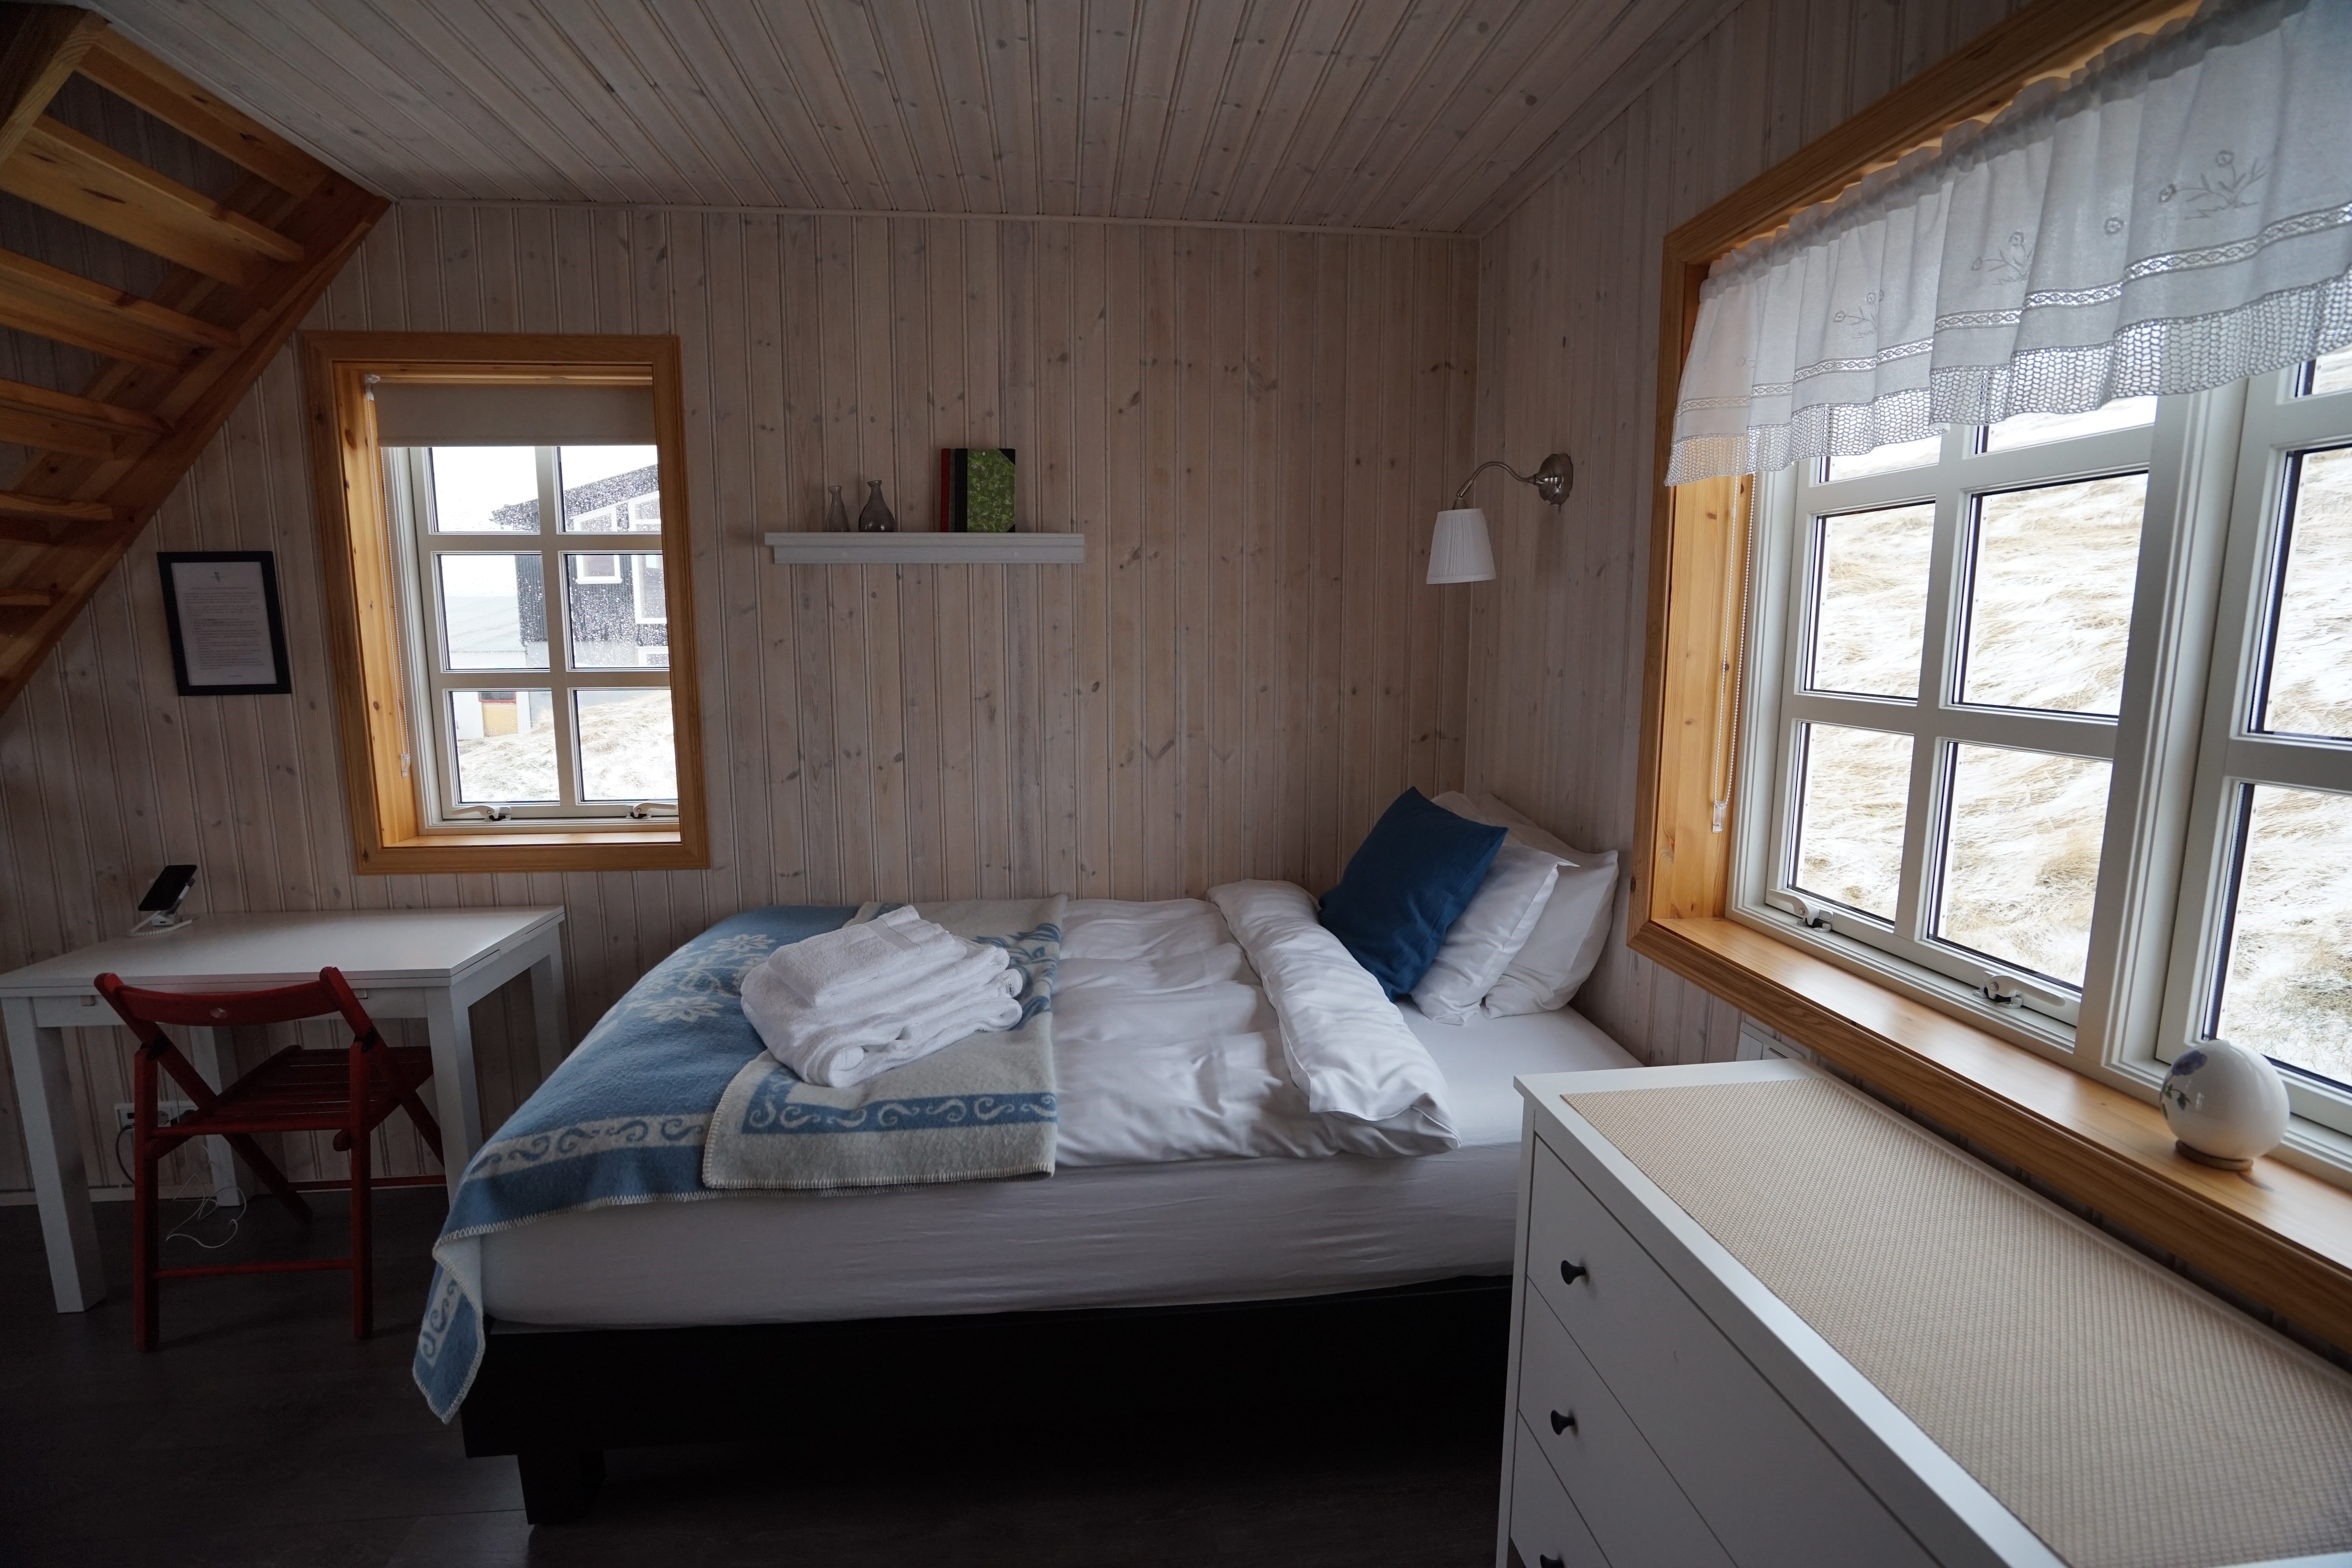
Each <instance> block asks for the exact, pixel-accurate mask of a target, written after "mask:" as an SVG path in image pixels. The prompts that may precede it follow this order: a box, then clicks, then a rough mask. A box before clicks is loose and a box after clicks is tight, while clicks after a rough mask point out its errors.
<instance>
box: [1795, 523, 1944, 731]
mask: <svg viewBox="0 0 2352 1568" xmlns="http://www.w3.org/2000/svg"><path fill="white" fill-rule="evenodd" d="M1816 527H1817V528H1818V529H1819V533H1818V535H1817V538H1818V540H1819V551H1820V556H1819V568H1818V571H1819V575H1818V576H1817V578H1816V580H1815V581H1816V584H1817V585H1816V588H1815V593H1816V595H1817V597H1816V598H1815V600H1814V603H1813V658H1812V677H1811V686H1812V689H1814V690H1816V691H1846V692H1853V693H1855V694H1857V695H1861V696H1865V697H1911V698H1916V697H1917V696H1918V695H1919V646H1920V637H1921V636H1922V634H1923V633H1924V631H1925V630H1926V627H1927V549H1928V545H1929V544H1930V543H1931V542H1933V540H1934V538H1935V533H1936V509H1935V508H1934V507H1932V506H1924V505H1923V506H1898V507H1888V508H1885V509H1884V510H1879V511H1857V512H1847V513H1845V514H1843V515H1842V516H1838V517H1825V518H1822V520H1821V521H1820V522H1819V523H1818V524H1816Z"/></svg>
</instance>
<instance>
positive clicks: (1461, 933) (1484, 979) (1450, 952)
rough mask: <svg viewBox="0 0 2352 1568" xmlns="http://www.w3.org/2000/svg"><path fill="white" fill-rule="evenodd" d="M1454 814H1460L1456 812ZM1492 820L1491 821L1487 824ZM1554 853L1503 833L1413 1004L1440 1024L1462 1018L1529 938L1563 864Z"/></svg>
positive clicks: (1466, 1017) (1416, 989)
mask: <svg viewBox="0 0 2352 1568" xmlns="http://www.w3.org/2000/svg"><path fill="white" fill-rule="evenodd" d="M1454 815H1456V816H1460V815H1462V814H1461V813H1459V812H1456V813H1455V814H1454ZM1490 826H1492V825H1490ZM1564 863H1565V862H1563V861H1562V860H1561V859H1560V858H1559V856H1557V855H1551V854H1547V853H1546V852H1545V851H1543V850H1541V849H1530V848H1528V847H1527V846H1526V845H1524V844H1514V843H1512V842H1511V841H1510V840H1508V839H1505V840H1504V842H1503V847H1501V848H1500V849H1497V850H1496V852H1495V863H1494V865H1493V867H1492V868H1489V869H1488V870H1487V872H1486V880H1485V881H1484V882H1481V883H1479V884H1478V891H1477V894H1476V895H1475V897H1474V898H1472V899H1471V900H1470V907H1469V908H1468V909H1465V910H1463V911H1462V913H1461V916H1460V918H1458V919H1457V920H1455V921H1454V925H1453V927H1452V929H1451V930H1449V931H1446V933H1445V945H1444V946H1443V947H1441V948H1439V949H1438V950H1437V956H1436V957H1435V958H1433V959H1432V960H1430V963H1429V972H1428V973H1425V974H1423V976H1422V977H1421V984H1418V985H1416V986H1414V987H1413V988H1412V999H1413V1003H1414V1005H1416V1006H1418V1007H1420V1009H1421V1010H1422V1012H1423V1014H1425V1015H1427V1016H1429V1017H1432V1018H1434V1019H1436V1020H1437V1021H1438V1022H1439V1023H1441V1024H1466V1023H1468V1022H1469V1021H1470V1020H1471V1019H1473V1018H1475V1017H1476V1016H1478V1005H1479V1004H1480V1003H1482V1002H1484V1001H1485V1000H1486V993H1487V992H1489V991H1491V990H1493V989H1494V988H1495V983H1496V981H1498V980H1500V979H1502V977H1503V971H1504V970H1505V969H1506V968H1507V967H1508V966H1509V964H1510V962H1511V960H1512V959H1513V958H1515V957H1517V955H1518V951H1519V949H1520V948H1521V947H1523V946H1525V945H1526V944H1527V940H1528V936H1529V935H1530V934H1531V933H1532V932H1533V931H1535V929H1536V921H1538V919H1540V918H1541V917H1542V915H1543V911H1544V905H1545V904H1546V903H1548V902H1549V901H1550V899H1551V889H1552V884H1553V883H1554V882H1555V881H1556V880H1558V879H1559V868H1560V867H1561V866H1562V865H1563V864H1564Z"/></svg>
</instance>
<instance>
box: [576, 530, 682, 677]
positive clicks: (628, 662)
mask: <svg viewBox="0 0 2352 1568" xmlns="http://www.w3.org/2000/svg"><path fill="white" fill-rule="evenodd" d="M563 561H564V571H565V575H566V576H567V578H568V579H569V581H568V582H566V584H564V595H565V598H564V607H565V610H566V613H567V614H568V616H569V617H570V629H571V634H572V668H574V669H666V668H668V667H669V626H668V624H667V618H666V616H665V615H664V605H663V602H662V588H661V557H660V556H658V555H566V556H565V557H564V558H563ZM648 579H650V580H651V584H652V586H651V588H650V590H648V589H647V588H646V586H645V584H646V581H647V580H648ZM648 605H649V606H650V607H651V609H652V611H653V614H652V615H651V616H648V615H646V613H645V612H646V608H647V607H648Z"/></svg>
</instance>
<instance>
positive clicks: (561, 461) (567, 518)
mask: <svg viewBox="0 0 2352 1568" xmlns="http://www.w3.org/2000/svg"><path fill="white" fill-rule="evenodd" d="M556 464H557V467H558V468H560V469H561V470H562V484H563V528H564V531H565V532H567V533H627V532H630V531H633V530H634V531H653V530H658V529H659V528H660V527H661V483H660V475H661V468H660V466H659V454H658V453H657V451H656V449H655V448H654V447H561V448H559V449H558V450H557V453H556Z"/></svg>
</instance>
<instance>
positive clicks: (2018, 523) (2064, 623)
mask: <svg viewBox="0 0 2352 1568" xmlns="http://www.w3.org/2000/svg"><path fill="white" fill-rule="evenodd" d="M2146 513H2147V475H2146V474H2118V475H2116V476H2115V477H2114V478H2112V479H2089V480H2085V481H2084V482H2082V483H2080V484H2071V485H2043V486H2041V487H2039V488H2037V489H2030V490H2004V491H2001V492H2000V493H1998V494H1994V495H1988V496H1984V497H1982V498H1981V499H1979V501H1978V502H1977V526H1976V530H1975V535H1976V537H1975V551H1976V553H1975V557H1974V560H1973V563H1972V564H1973V567H1974V571H1973V573H1972V574H1971V576H1970V579H1969V603H1968V616H1969V623H1968V625H1969V630H1968V641H1967V647H1966V653H1967V663H1966V664H1965V665H1964V666H1963V668H1962V675H1961V679H1960V700H1961V701H1963V702H1980V703H1984V704H1987V705H1989V706H1991V707H1998V708H2040V709H2051V710H2057V711H2060V712H2066V713H2115V712H2118V711H2120V710H2121V709H2122V706H2123V691H2124V650H2125V648H2126V647H2127V646H2128V645H2129V643H2130V640H2131V609H2132V577H2133V574H2134V572H2135V571H2136V570H2137V566H2138V563H2139V532H2140V520H2141V518H2142V517H2143V516H2144V515H2145V514H2146Z"/></svg>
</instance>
